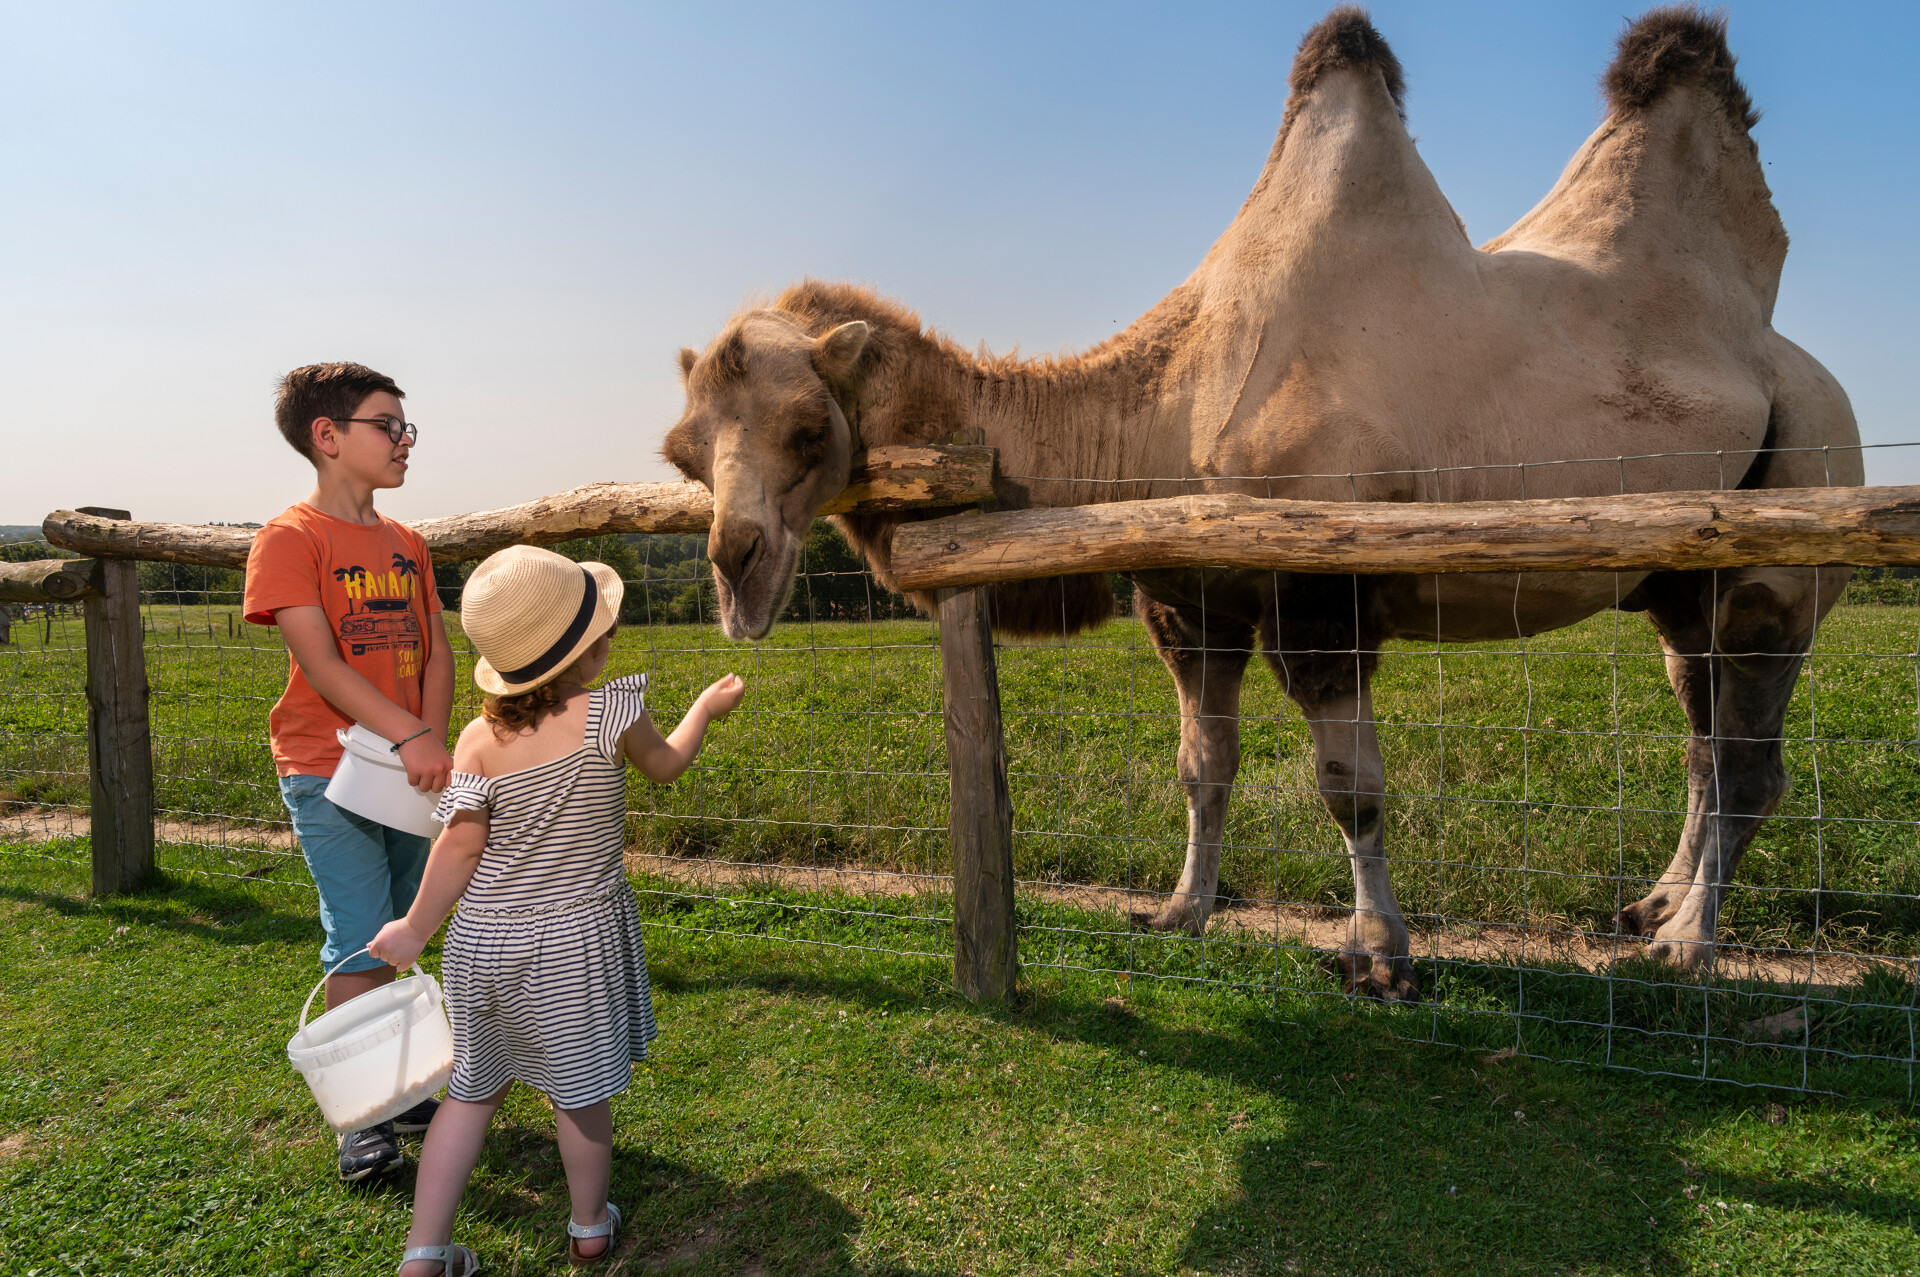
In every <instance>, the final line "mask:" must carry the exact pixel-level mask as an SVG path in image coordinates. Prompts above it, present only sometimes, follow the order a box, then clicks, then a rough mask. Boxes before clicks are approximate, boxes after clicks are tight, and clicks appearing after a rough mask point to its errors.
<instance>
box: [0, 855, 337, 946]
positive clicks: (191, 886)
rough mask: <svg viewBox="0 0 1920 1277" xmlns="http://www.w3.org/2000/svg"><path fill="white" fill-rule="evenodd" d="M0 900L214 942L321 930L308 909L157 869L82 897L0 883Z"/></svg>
mask: <svg viewBox="0 0 1920 1277" xmlns="http://www.w3.org/2000/svg"><path fill="white" fill-rule="evenodd" d="M0 900H14V901H18V902H20V903H22V904H30V905H37V906H39V907H41V908H43V909H46V910H48V911H50V912H52V913H57V914H59V915H60V916H62V917H65V918H81V917H87V916H92V917H98V918H106V919H111V920H113V921H114V922H117V923H123V924H126V925H128V926H141V927H154V928H157V929H159V930H162V931H172V932H175V933H178V934H180V935H183V936H190V937H192V938H194V939H197V940H207V941H211V942H213V943H214V944H224V945H253V944H260V943H263V942H267V941H301V940H317V939H319V938H320V936H321V934H322V933H321V929H320V923H319V920H318V919H317V918H315V917H314V916H313V915H312V914H310V913H299V912H294V911H292V910H287V909H281V908H277V907H275V906H273V905H270V904H267V903H265V902H264V901H262V900H261V898H260V897H259V895H257V894H255V893H254V892H252V891H250V890H249V889H247V888H245V887H224V886H220V885H218V884H216V883H212V882H209V881H207V880H206V879H204V878H199V877H192V876H182V875H174V874H169V873H166V872H165V871H160V870H156V871H155V872H154V874H153V876H152V877H151V878H150V879H149V880H148V881H147V882H146V883H145V884H144V885H143V886H142V887H141V888H140V889H139V890H137V891H133V892H128V893H126V894H124V895H117V896H84V895H78V894H75V893H74V892H73V891H71V890H64V891H63V890H60V889H58V888H53V887H47V888H40V887H34V886H17V885H13V884H7V885H4V886H0Z"/></svg>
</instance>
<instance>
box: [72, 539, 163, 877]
mask: <svg viewBox="0 0 1920 1277" xmlns="http://www.w3.org/2000/svg"><path fill="white" fill-rule="evenodd" d="M82 513H85V514H94V515H99V516H100V517H102V518H108V519H126V518H131V517H132V516H131V515H129V514H128V513H127V512H126V511H125V510H103V509H97V508H96V509H87V510H84V511H82ZM99 582H100V583H99V589H100V597H98V598H90V599H88V600H87V603H86V618H87V763H88V766H87V772H88V776H89V778H90V780H91V781H92V790H93V820H92V824H93V893H94V894H95V895H96V896H100V895H111V894H113V893H115V892H121V891H131V890H132V889H133V888H135V887H137V886H139V885H140V884H141V883H142V882H143V881H145V879H146V877H147V875H149V874H150V873H152V872H153V736H152V733H151V731H150V729H149V726H148V722H147V654H146V649H145V646H144V644H143V643H142V642H141V626H140V569H139V565H138V564H136V563H134V562H132V561H131V560H128V559H109V560H105V561H103V562H102V563H101V564H100V577H99Z"/></svg>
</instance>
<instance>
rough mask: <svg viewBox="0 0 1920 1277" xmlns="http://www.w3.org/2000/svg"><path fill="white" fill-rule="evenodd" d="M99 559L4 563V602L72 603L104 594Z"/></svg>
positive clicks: (0, 581)
mask: <svg viewBox="0 0 1920 1277" xmlns="http://www.w3.org/2000/svg"><path fill="white" fill-rule="evenodd" d="M101 567H102V564H101V562H100V560H98V559H35V560H33V561H31V562H28V563H0V603H70V602H72V601H73V600H75V599H94V598H99V597H100V570H101Z"/></svg>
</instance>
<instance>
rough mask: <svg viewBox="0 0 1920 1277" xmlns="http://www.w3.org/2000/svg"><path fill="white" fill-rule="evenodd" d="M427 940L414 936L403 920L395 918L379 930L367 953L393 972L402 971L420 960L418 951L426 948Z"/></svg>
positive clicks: (424, 937) (425, 937)
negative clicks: (391, 968)
mask: <svg viewBox="0 0 1920 1277" xmlns="http://www.w3.org/2000/svg"><path fill="white" fill-rule="evenodd" d="M429 938H430V937H427V936H418V935H415V934H414V932H413V928H412V927H410V926H408V925H407V920H406V919H405V918H395V919H394V920H393V921H392V922H389V923H388V924H387V925H386V926H384V927H382V928H380V934H379V935H377V936H375V937H374V938H373V943H372V944H369V945H368V946H367V952H368V953H371V954H372V955H373V956H374V957H376V958H378V959H380V961H382V962H384V963H386V964H387V965H388V966H390V967H393V968H394V969H395V970H398V971H404V970H406V969H407V968H408V967H410V966H412V965H413V964H414V963H416V962H418V961H419V960H420V951H421V950H422V949H425V948H426V947H427V940H428V939H429Z"/></svg>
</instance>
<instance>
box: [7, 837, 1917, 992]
mask: <svg viewBox="0 0 1920 1277" xmlns="http://www.w3.org/2000/svg"><path fill="white" fill-rule="evenodd" d="M91 827H92V826H91V824H90V822H89V821H88V819H87V817H86V816H85V815H82V814H80V813H78V812H68V811H50V810H47V809H44V808H42V809H38V810H30V811H24V812H8V813H4V814H0V839H6V840H11V841H15V842H45V841H49V840H51V839H54V838H69V837H73V838H77V837H85V836H86V835H87V833H88V832H89V831H90V829H91ZM154 833H155V836H156V837H157V838H159V840H160V841H162V842H172V843H183V844H188V845H193V846H203V847H214V848H220V849H223V850H233V851H246V850H255V851H261V852H266V853H280V854H281V855H293V854H297V853H298V851H299V843H298V841H296V840H295V838H294V836H293V831H292V829H290V828H288V827H287V826H285V825H254V824H242V823H240V822H238V821H205V820H200V821H196V820H162V821H160V822H158V823H157V824H156V825H155V827H154ZM283 863H286V862H284V861H283V862H279V863H276V864H269V865H262V866H260V867H258V868H256V869H254V870H251V871H249V872H248V873H247V874H245V875H243V876H245V877H261V876H265V875H267V874H271V873H273V872H275V871H276V870H277V869H279V868H280V865H281V864H283ZM626 864H627V868H628V870H629V871H633V872H640V873H648V874H653V875H656V876H658V877H661V878H666V879H668V880H670V881H673V882H676V883H683V884H686V885H688V886H702V885H705V886H712V887H730V888H743V887H744V888H748V889H751V888H753V887H757V886H758V887H781V888H785V889H788V890H798V891H841V892H845V893H847V894H848V895H857V896H893V897H897V896H916V895H928V896H945V895H951V894H952V892H953V879H952V878H951V877H950V876H948V875H944V874H913V873H888V872H882V871H878V870H872V869H844V868H833V867H826V866H821V867H813V866H805V865H780V864H771V865H747V864H739V863H735V862H728V861H715V860H691V859H682V858H679V857H675V856H661V855H656V854H653V853H650V852H645V851H641V850H639V849H638V848H637V847H629V848H628V849H627V854H626ZM1019 891H1020V893H1021V894H1022V895H1025V896H1028V897H1030V898H1032V899H1037V900H1045V901H1048V902H1050V903H1054V904H1063V905H1069V906H1072V907H1074V908H1079V909H1087V910H1091V911H1095V912H1100V913H1106V914H1108V915H1110V916H1111V917H1112V918H1113V920H1114V921H1113V926H1114V929H1115V930H1118V931H1125V930H1129V929H1131V928H1133V927H1134V926H1136V923H1135V922H1134V921H1133V920H1134V919H1136V918H1138V917H1140V916H1142V915H1146V914H1150V913H1152V912H1153V911H1154V910H1156V909H1158V908H1159V906H1160V905H1161V904H1162V903H1163V902H1164V901H1165V900H1166V899H1167V895H1168V893H1166V892H1158V891H1139V890H1130V889H1128V888H1125V887H1095V886H1077V885H1072V884H1056V883H1021V884H1020V886H1019ZM1346 927H1347V922H1346V915H1345V913H1344V912H1343V911H1340V910H1333V909H1314V908H1305V907H1302V906H1298V905H1283V904H1274V903H1268V902H1259V901H1249V900H1232V901H1228V902H1226V903H1223V904H1221V905H1220V906H1219V907H1218V908H1216V909H1215V910H1214V914H1213V921H1212V923H1211V925H1210V926H1209V928H1208V931H1209V934H1216V935H1217V934H1219V933H1221V932H1223V931H1228V932H1232V933H1234V934H1236V935H1239V936H1243V937H1246V938H1248V939H1259V940H1263V941H1266V942H1269V943H1273V944H1278V945H1282V946H1286V947H1297V948H1299V949H1301V950H1303V951H1310V952H1312V953H1315V954H1329V953H1334V952H1337V951H1338V950H1339V948H1340V945H1341V944H1342V942H1343V941H1344V940H1345V938H1346ZM1471 931H1472V933H1473V934H1463V933H1462V932H1460V931H1456V930H1450V929H1444V928H1439V927H1426V928H1422V927H1420V926H1418V925H1417V922H1416V923H1415V925H1414V926H1413V945H1412V948H1413V956H1414V957H1415V958H1416V959H1418V958H1428V959H1435V960H1438V959H1446V960H1448V961H1455V962H1484V963H1489V964H1492V965H1496V966H1514V967H1517V966H1524V965H1526V964H1528V963H1554V964H1564V965H1567V966H1574V967H1578V968H1580V969H1582V970H1585V971H1605V970H1609V969H1611V968H1612V967H1613V966H1615V965H1616V964H1618V963H1621V962H1628V961H1632V960H1633V959H1635V958H1638V957H1640V956H1642V954H1643V953H1644V952H1645V949H1646V941H1644V940H1642V939H1640V938H1638V937H1634V936H1616V935H1612V934H1609V933H1606V932H1598V931H1580V930H1576V929H1571V928H1565V927H1555V926H1523V925H1518V924H1512V923H1487V924H1480V925H1477V926H1475V927H1473V928H1471ZM1716 970H1717V972H1718V974H1719V976H1720V977H1721V978H1722V979H1725V980H1765V981H1769V982H1772V983H1776V984H1793V985H1801V984H1810V985H1813V986H1816V987H1827V988H1837V987H1840V986H1844V985H1852V984H1858V983H1859V982H1860V981H1861V980H1863V979H1865V978H1866V976H1867V974H1868V973H1869V972H1872V971H1875V970H1889V971H1894V972H1897V973H1899V974H1900V975H1901V976H1902V977H1903V978H1905V979H1908V980H1913V979H1915V978H1916V976H1920V963H1916V962H1915V961H1913V960H1911V959H1895V958H1884V957H1879V956H1876V955H1873V954H1857V953H1835V952H1832V951H1822V952H1819V953H1809V952H1807V951H1805V950H1797V949H1765V948H1756V947H1750V946H1745V945H1739V944H1732V943H1722V944H1721V945H1720V947H1719V954H1718V956H1717V959H1716Z"/></svg>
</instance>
